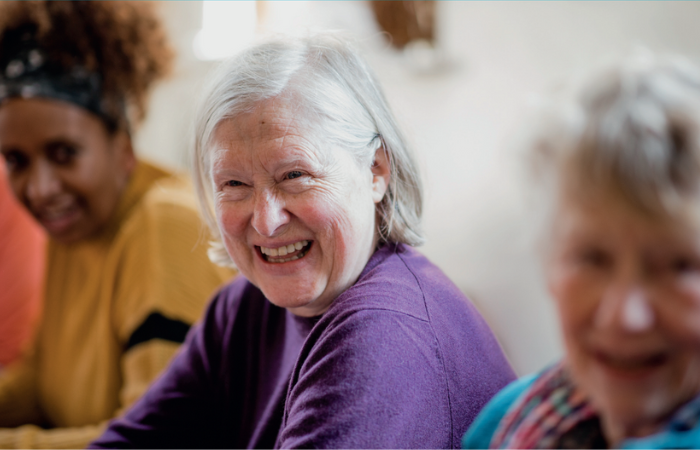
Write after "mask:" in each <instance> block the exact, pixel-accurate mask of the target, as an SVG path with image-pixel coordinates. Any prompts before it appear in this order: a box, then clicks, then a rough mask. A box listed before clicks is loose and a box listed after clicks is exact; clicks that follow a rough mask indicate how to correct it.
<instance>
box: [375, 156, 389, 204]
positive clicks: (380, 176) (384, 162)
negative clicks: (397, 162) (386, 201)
mask: <svg viewBox="0 0 700 450" xmlns="http://www.w3.org/2000/svg"><path fill="white" fill-rule="evenodd" d="M371 169H372V200H374V203H379V202H381V201H382V199H383V198H384V194H385V193H386V190H387V188H388V187H389V180H390V179H391V164H390V161H389V155H388V152H387V151H386V150H385V149H384V146H383V145H382V146H381V147H379V148H378V149H377V151H376V152H375V154H374V161H373V162H372V168H371Z"/></svg>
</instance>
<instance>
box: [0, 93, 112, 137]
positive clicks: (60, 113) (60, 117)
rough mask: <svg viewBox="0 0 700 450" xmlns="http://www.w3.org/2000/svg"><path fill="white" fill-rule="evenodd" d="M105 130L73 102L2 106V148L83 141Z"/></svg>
mask: <svg viewBox="0 0 700 450" xmlns="http://www.w3.org/2000/svg"><path fill="white" fill-rule="evenodd" d="M95 130H101V122H100V120H99V119H98V118H96V117H93V116H92V114H90V113H89V112H87V111H84V110H83V109H82V108H80V107H78V106H75V105H73V104H71V103H66V102H61V101H57V100H48V99H12V100H9V101H7V102H5V103H3V105H2V106H0V145H3V146H4V145H11V144H23V143H26V144H31V143H35V142H36V143H40V142H41V141H44V140H50V139H55V138H65V137H70V138H75V139H79V138H80V137H81V136H84V135H85V133H88V132H90V131H95Z"/></svg>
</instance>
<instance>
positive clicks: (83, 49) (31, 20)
mask: <svg viewBox="0 0 700 450" xmlns="http://www.w3.org/2000/svg"><path fill="white" fill-rule="evenodd" d="M23 27H34V28H35V29H36V33H37V36H36V38H37V40H38V42H39V44H40V45H41V47H42V48H43V49H44V51H45V52H46V55H47V56H48V58H49V59H51V60H52V61H53V62H55V63H58V64H60V65H61V66H62V67H65V68H66V69H69V68H71V67H74V66H76V65H80V66H83V67H85V68H86V69H88V70H90V71H95V72H98V73H99V74H100V75H101V77H102V83H103V85H102V86H103V91H102V96H103V98H105V99H118V101H119V102H121V103H122V104H125V105H126V106H127V108H128V110H129V113H127V112H126V111H124V108H121V110H122V112H121V114H120V115H121V116H122V117H120V122H122V123H121V124H120V125H122V126H126V127H128V125H129V123H132V124H136V123H138V122H140V121H141V120H142V119H143V118H144V116H145V112H146V102H147V97H148V91H149V88H150V86H151V85H152V83H153V82H154V81H156V80H158V79H160V78H162V77H164V76H165V75H167V74H168V73H169V71H170V69H171V66H172V60H173V56H174V52H173V50H172V48H171V47H170V45H169V43H168V40H167V35H166V32H165V30H164V29H163V27H162V26H161V24H160V21H159V20H158V18H157V17H156V14H155V11H154V6H153V4H152V3H151V2H137V1H134V2H131V1H11V2H0V53H2V52H3V40H4V38H5V37H6V36H7V35H8V33H11V32H13V31H16V30H18V29H20V28H23ZM127 116H129V117H127Z"/></svg>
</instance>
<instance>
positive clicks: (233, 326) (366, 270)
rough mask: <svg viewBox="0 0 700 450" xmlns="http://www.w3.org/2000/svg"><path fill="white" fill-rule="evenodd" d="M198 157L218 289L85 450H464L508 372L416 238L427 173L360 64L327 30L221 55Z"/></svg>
mask: <svg viewBox="0 0 700 450" xmlns="http://www.w3.org/2000/svg"><path fill="white" fill-rule="evenodd" d="M195 128H196V131H195V135H196V142H195V146H194V167H195V177H196V180H197V185H198V187H199V195H200V199H201V203H202V206H203V210H204V214H205V216H206V217H208V219H209V223H210V225H211V228H212V231H213V232H214V234H215V236H216V237H217V239H218V240H217V242H216V243H215V244H214V246H213V248H212V252H211V256H212V258H213V259H215V260H216V261H218V262H220V263H233V264H235V266H236V267H238V268H239V269H240V272H241V273H242V275H243V276H241V277H239V278H238V279H237V280H235V281H234V282H233V283H231V284H230V285H228V286H227V287H225V288H223V289H222V290H221V291H220V292H219V293H218V294H217V295H216V296H215V298H214V299H213V302H212V304H211V306H210V308H209V310H208V312H207V314H206V316H205V317H204V319H203V322H202V323H201V325H200V326H199V328H197V329H196V330H195V331H194V332H192V333H191V334H190V336H189V338H188V341H187V342H186V344H185V347H184V350H183V351H182V352H181V353H180V355H179V356H178V357H177V359H176V360H175V361H174V362H173V364H172V365H171V367H170V369H169V370H168V372H167V373H166V374H165V375H164V376H163V377H162V378H161V379H160V380H159V381H158V382H157V383H155V384H154V385H153V386H152V387H151V389H150V391H149V392H148V393H147V394H146V395H145V397H144V398H143V400H142V401H140V402H139V403H138V404H137V405H136V406H135V407H134V408H133V409H132V410H131V411H129V412H128V413H127V414H126V415H125V416H124V417H123V418H121V419H118V420H116V421H114V422H113V423H112V424H111V425H110V427H109V428H108V430H107V431H106V432H105V434H104V435H103V436H102V437H101V438H100V439H99V440H97V441H96V442H94V443H93V445H94V446H95V447H98V448H100V447H137V448H147V447H172V448H174V447H191V448H195V447H199V448H253V447H263V448H270V447H273V446H274V447H283V448H289V447H303V448H322V447H328V448H347V447H350V448H361V447H372V448H380V447H388V448H401V447H409V448H416V447H430V448H443V447H444V448H451V447H458V446H459V442H460V437H461V434H462V433H464V431H465V430H466V429H467V427H468V425H469V424H470V423H471V421H472V419H473V418H474V417H475V416H476V414H477V412H478V411H479V410H480V409H481V407H482V406H483V405H484V404H485V403H486V402H487V401H488V399H489V398H491V396H492V395H493V394H495V392H497V391H498V390H499V389H500V388H501V387H503V386H504V385H505V384H507V383H508V382H509V381H510V380H511V379H512V378H513V372H512V371H511V369H510V367H509V365H508V363H507V362H506V360H505V358H504V356H503V354H502V352H501V349H500V347H499V345H498V343H497V342H496V340H495V339H494V337H493V336H492V334H491V332H490V330H489V328H488V327H487V325H486V324H485V323H484V321H483V320H482V318H481V317H480V316H479V314H478V313H477V311H476V310H475V309H474V307H473V306H472V305H471V304H470V303H469V302H468V300H467V299H466V298H465V297H464V296H463V294H461V293H460V291H459V290H458V289H457V288H456V287H455V286H454V285H453V284H452V283H451V282H450V281H449V280H448V279H447V277H446V276H445V275H444V274H443V273H442V272H441V271H440V270H439V269H438V268H437V267H435V266H434V265H433V264H431V263H430V262H429V261H428V260H427V259H426V258H425V257H423V256H421V255H420V254H419V253H418V252H417V251H415V250H414V249H413V248H412V246H414V245H418V244H420V243H421V242H422V240H423V238H422V234H421V231H420V216H421V183H420V181H419V176H418V173H417V167H416V164H415V161H414V158H413V156H412V154H411V153H410V152H409V150H408V148H407V146H406V144H405V141H404V138H403V136H402V135H401V133H400V131H399V129H398V127H397V126H396V123H395V120H394V118H393V116H392V114H391V112H390V110H389V107H388V105H387V103H386V101H385V99H384V96H383V94H382V93H381V91H380V89H379V86H378V84H377V82H376V81H375V79H374V77H373V75H372V74H371V73H370V70H369V68H368V67H367V65H366V64H365V63H364V62H363V61H362V60H361V59H360V58H359V57H358V56H357V54H356V53H355V52H354V51H353V50H352V49H351V48H350V47H349V46H348V45H347V44H346V43H344V42H343V41H342V40H339V39H337V38H335V37H333V36H332V35H317V36H314V37H309V38H305V39H284V40H274V41H271V42H268V43H264V44H261V45H257V46H255V47H253V48H251V49H249V50H247V51H245V52H243V53H242V54H241V55H239V56H238V57H236V58H235V59H233V60H232V61H230V62H229V63H228V64H225V65H224V66H223V67H222V68H221V70H220V71H219V73H218V75H217V76H216V77H215V78H214V80H213V82H212V84H211V86H210V88H209V90H208V91H207V92H206V94H205V96H204V99H203V103H202V105H201V108H200V110H199V113H198V116H197V120H196V127H195Z"/></svg>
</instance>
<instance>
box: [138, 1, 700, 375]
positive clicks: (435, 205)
mask: <svg viewBox="0 0 700 450" xmlns="http://www.w3.org/2000/svg"><path fill="white" fill-rule="evenodd" d="M390 3H391V4H390ZM159 8H160V14H161V15H162V18H163V20H164V22H165V24H166V26H167V28H168V30H169V32H170V33H171V37H172V42H173V44H174V45H175V47H176V50H177V52H178V60H177V64H176V69H175V71H174V73H173V76H172V77H171V78H170V79H169V80H168V81H166V82H165V83H163V84H161V85H160V86H158V87H157V88H156V90H155V92H154V95H153V96H152V98H151V105H150V110H149V115H148V118H147V120H146V122H145V123H144V125H143V126H142V127H141V128H140V129H139V130H137V132H136V143H137V151H138V152H139V153H140V154H141V155H142V156H145V157H146V158H148V159H151V160H154V161H156V162H159V163H161V164H163V165H165V166H168V167H171V168H180V169H186V168H187V167H188V163H187V151H188V142H189V127H190V125H191V121H192V115H193V108H194V104H195V99H196V96H197V95H198V92H199V91H200V89H201V86H202V85H203V82H204V80H205V78H206V75H207V73H208V72H209V71H210V70H211V69H212V68H213V67H215V66H216V65H217V64H218V62H219V61H220V58H223V57H225V56H227V55H230V54H234V53H235V52H237V51H239V50H240V49H242V48H245V47H246V46H247V45H250V44H251V43H253V42H255V41H256V40H259V39H262V38H264V37H265V36H267V35H269V34H271V33H272V34H274V33H287V34H300V33H301V34H303V33H307V32H309V31H315V30H324V29H333V30H344V31H345V32H346V33H347V34H349V35H351V36H354V37H355V38H357V39H358V44H359V46H360V48H361V49H362V51H363V52H364V55H365V56H366V58H367V59H368V60H369V62H370V64H371V65H372V66H373V68H374V70H375V72H376V74H377V76H378V77H379V79H380V81H381V83H382V84H383V87H384V90H385V93H386V95H387V97H388V99H389V103H390V105H392V107H393V110H394V112H395V114H396V116H397V118H398V120H399V122H400V123H401V125H402V126H403V129H404V130H405V131H406V133H407V135H408V138H409V140H410V141H411V143H412V144H413V147H414V148H415V150H416V153H417V155H418V159H419V162H420V165H421V169H422V175H423V179H424V182H425V187H426V196H425V201H426V203H425V210H424V211H425V212H424V227H425V231H426V235H427V244H426V245H425V246H424V247H422V248H421V251H422V252H423V253H424V254H426V255H427V256H428V257H429V258H430V259H431V260H432V261H433V262H434V263H436V264H437V265H438V266H440V268H442V269H443V270H444V271H445V272H446V273H447V275H448V276H449V277H450V278H451V279H452V280H453V281H454V282H455V283H456V284H457V286H459V287H460V289H462V290H463V291H464V292H465V293H466V294H467V295H468V296H469V297H470V298H471V299H472V300H473V301H474V303H475V304H476V305H477V307H478V308H479V309H480V310H481V312H482V314H483V315H484V316H485V318H486V319H487V321H488V322H489V324H490V325H491V327H492V328H493V330H494V332H495V333H496V335H497V336H498V338H499V340H500V342H501V344H502V345H503V347H504V350H505V351H506V354H507V355H508V357H509V359H510V361H511V363H512V364H513V366H514V368H515V370H516V371H517V372H518V373H519V374H525V373H528V372H532V371H536V370H539V369H540V368H542V367H543V366H544V365H545V364H548V363H550V362H552V361H553V360H555V359H556V358H557V357H559V356H560V354H561V343H560V338H559V332H558V329H557V325H556V320H555V315H554V309H553V306H552V304H551V302H550V300H549V298H548V294H547V290H546V286H545V284H544V282H543V278H542V274H541V268H540V255H539V253H538V250H537V240H538V239H540V238H543V236H542V235H541V234H538V232H537V231H538V225H537V220H536V217H535V216H536V214H534V213H533V210H534V206H535V204H534V203H533V202H535V201H536V198H533V197H532V196H528V193H530V192H531V191H532V186H531V185H530V182H528V181H527V178H526V177H525V176H524V169H523V157H522V148H520V147H521V144H520V143H519V138H518V136H521V135H522V134H523V132H524V131H526V130H524V129H523V128H524V127H525V126H526V125H525V124H526V123H527V121H528V117H530V116H531V114H532V105H533V104H536V103H537V102H538V99H539V98H540V95H542V94H546V93H547V92H548V91H552V90H553V89H555V88H556V87H557V86H558V85H561V84H562V83H563V82H566V80H568V79H570V78H571V77H572V76H574V75H578V74H580V73H581V72H582V71H584V72H585V71H588V70H589V69H590V68H591V67H592V66H595V65H596V64H598V63H600V62H603V61H605V60H609V59H610V58H614V57H616V56H620V55H624V54H626V53H629V52H631V51H633V50H635V49H636V48H637V47H640V46H642V47H646V48H649V49H651V50H654V51H660V52H667V53H681V54H685V55H686V56H689V57H691V58H692V59H694V60H696V61H698V60H699V59H700V58H699V57H700V27H698V19H700V3H696V2H668V1H659V2H608V1H606V2H512V3H511V2H456V1H454V2H453V1H450V2H435V3H433V2H415V3H411V2H407V4H404V3H403V2H378V3H373V2H365V1H351V2H343V1H332V2H310V1H309V2H307V1H280V2H273V1H258V2H253V1H237V2H223V1H214V2H187V1H182V2H181V1H177V2H175V1H173V2H162V3H159ZM544 238H546V236H544Z"/></svg>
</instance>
